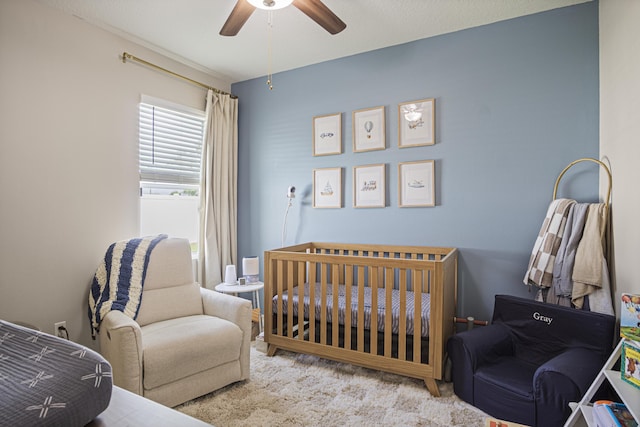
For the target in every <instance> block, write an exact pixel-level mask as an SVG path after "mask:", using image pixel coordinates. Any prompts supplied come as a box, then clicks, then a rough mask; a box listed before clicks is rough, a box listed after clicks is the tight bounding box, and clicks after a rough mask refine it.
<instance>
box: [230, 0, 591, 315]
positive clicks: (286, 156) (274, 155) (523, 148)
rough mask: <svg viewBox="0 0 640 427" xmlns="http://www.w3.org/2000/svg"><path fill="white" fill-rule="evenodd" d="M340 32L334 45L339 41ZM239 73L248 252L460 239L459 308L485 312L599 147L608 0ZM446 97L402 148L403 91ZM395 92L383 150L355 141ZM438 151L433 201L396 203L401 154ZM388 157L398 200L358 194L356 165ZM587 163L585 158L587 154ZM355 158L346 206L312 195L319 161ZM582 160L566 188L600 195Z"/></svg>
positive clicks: (582, 196)
mask: <svg viewBox="0 0 640 427" xmlns="http://www.w3.org/2000/svg"><path fill="white" fill-rule="evenodd" d="M339 37H340V36H339V35H338V36H335V37H333V38H331V36H327V40H328V42H329V43H340V39H339ZM273 80H274V82H273V83H274V89H273V91H270V90H269V89H268V88H267V85H266V83H265V81H266V78H259V79H253V80H248V81H244V82H240V83H237V84H234V85H233V86H232V91H233V93H234V94H236V95H238V97H239V178H238V212H239V216H238V229H239V232H238V239H239V242H238V257H239V258H242V257H243V256H248V255H260V257H261V259H262V257H263V252H264V251H265V250H268V249H272V248H277V247H280V245H281V236H282V234H281V233H282V227H283V220H284V214H285V210H286V207H287V198H286V195H287V187H288V186H289V185H295V186H296V188H297V192H296V198H295V201H294V203H293V206H292V207H291V209H290V211H289V214H288V220H287V228H286V235H287V237H286V241H285V245H291V244H294V243H302V242H306V241H327V242H332V241H333V242H352V243H379V244H407V245H429V246H447V247H457V248H458V249H459V251H460V252H459V272H458V273H459V274H458V280H459V293H458V295H459V301H458V306H459V309H458V315H460V316H465V317H466V316H475V317H476V318H483V319H487V318H488V317H489V316H490V314H491V310H492V307H493V296H494V295H495V294H498V293H505V294H511V295H520V296H525V297H526V296H527V295H530V296H531V297H533V292H532V293H531V294H529V293H528V288H527V287H526V286H525V285H524V284H523V283H522V279H523V277H524V274H525V270H526V268H527V263H528V260H529V255H530V253H531V250H532V247H533V244H534V241H535V238H536V235H537V233H538V231H539V229H540V226H541V224H542V221H543V219H544V216H545V213H546V210H547V207H548V206H549V203H550V201H551V197H552V193H553V188H554V183H555V180H556V178H557V176H558V174H559V173H560V172H561V171H562V169H563V168H564V167H565V166H566V165H568V164H569V163H570V162H571V161H573V160H575V159H577V158H581V157H595V158H597V157H598V149H599V148H598V147H599V139H598V132H599V129H598V121H599V111H598V104H599V98H598V4H597V2H589V3H585V4H581V5H577V6H572V7H566V8H562V9H556V10H552V11H549V12H544V13H539V14H535V15H530V16H526V17H521V18H517V19H512V20H508V21H503V22H498V23H495V24H491V25H486V26H482V27H477V28H472V29H468V30H464V31H459V32H455V33H450V34H446V35H442V36H438V37H432V38H428V39H423V40H419V41H415V42H411V43H407V44H403V45H399V46H394V47H389V48H385V49H380V50H376V51H372V52H367V53H363V54H359V55H354V56H350V57H347V58H342V59H338V60H333V61H328V62H324V63H320V64H317V65H312V66H308V67H304V68H299V69H295V70H292V71H288V72H283V73H278V74H276V75H274V79H273ZM423 98H435V99H436V120H435V121H436V144H435V145H433V146H424V147H415V148H402V149H400V148H398V137H397V133H398V119H397V108H398V104H399V103H403V102H407V101H411V100H418V99H423ZM376 106H385V113H386V141H387V148H386V149H385V150H384V151H372V152H364V153H354V152H353V148H352V129H351V123H352V119H351V117H352V116H351V114H352V111H353V110H357V109H361V108H368V107H376ZM338 112H341V113H342V135H343V153H342V154H340V155H332V156H321V157H314V156H313V155H312V146H311V144H312V119H313V117H314V116H318V115H324V114H331V113H338ZM427 159H433V160H435V165H436V168H435V170H436V206H435V207H430V208H400V207H398V171H397V170H398V163H399V162H404V161H412V160H427ZM374 163H385V164H386V174H387V175H386V178H387V188H386V196H387V206H386V207H385V208H369V209H360V208H358V209H355V208H354V207H353V202H352V199H353V190H352V186H353V181H352V175H353V167H354V166H358V165H367V164H374ZM583 165H584V166H583ZM325 167H342V168H343V188H342V191H343V199H344V202H343V204H344V207H343V208H342V209H314V208H313V207H312V191H311V189H312V170H313V169H314V168H325ZM598 172H599V171H598V170H597V166H594V164H592V163H590V162H589V163H581V164H580V165H577V166H575V167H574V168H572V170H571V173H568V174H567V175H565V177H564V178H563V180H562V182H561V185H560V188H559V196H560V197H565V196H566V197H571V198H575V199H578V200H581V201H594V200H597V195H598Z"/></svg>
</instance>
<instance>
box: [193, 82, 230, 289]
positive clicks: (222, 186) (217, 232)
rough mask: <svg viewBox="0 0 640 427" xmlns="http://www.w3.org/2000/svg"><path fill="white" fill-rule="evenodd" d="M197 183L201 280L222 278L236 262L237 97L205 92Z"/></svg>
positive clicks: (211, 283)
mask: <svg viewBox="0 0 640 427" xmlns="http://www.w3.org/2000/svg"><path fill="white" fill-rule="evenodd" d="M206 115H207V125H206V133H205V137H204V142H203V145H202V171H201V172H202V173H201V178H200V179H201V185H200V239H199V251H198V253H199V262H198V266H199V269H200V283H201V284H202V285H203V286H205V287H207V288H213V287H214V286H215V285H217V284H218V283H221V282H222V276H223V272H224V269H225V266H226V265H229V264H234V265H235V264H236V252H237V228H238V217H237V198H238V196H237V195H238V190H237V188H238V174H237V171H238V100H237V99H232V98H231V96H230V95H222V94H217V93H213V91H212V90H209V92H208V93H207V106H206Z"/></svg>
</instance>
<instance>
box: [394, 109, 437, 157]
mask: <svg viewBox="0 0 640 427" xmlns="http://www.w3.org/2000/svg"><path fill="white" fill-rule="evenodd" d="M435 102H436V101H435V99H433V98H429V99H421V100H418V101H410V102H404V103H402V104H398V145H399V146H400V148H405V147H417V146H420V145H433V144H435V142H436V139H435V124H434V123H435V110H436V109H435Z"/></svg>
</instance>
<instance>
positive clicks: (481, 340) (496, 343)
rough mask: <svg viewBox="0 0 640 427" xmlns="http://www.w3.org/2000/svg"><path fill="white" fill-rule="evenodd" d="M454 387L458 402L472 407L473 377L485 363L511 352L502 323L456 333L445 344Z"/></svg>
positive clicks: (505, 329)
mask: <svg viewBox="0 0 640 427" xmlns="http://www.w3.org/2000/svg"><path fill="white" fill-rule="evenodd" d="M447 351H448V353H449V357H450V359H451V365H452V370H451V377H452V380H453V388H454V391H455V393H456V395H458V397H460V398H461V399H463V400H464V401H466V402H468V403H471V404H473V403H474V399H473V376H474V373H475V372H476V369H477V368H478V366H480V365H482V364H483V363H484V362H485V361H487V360H495V359H497V358H498V357H500V356H503V355H509V354H512V353H513V346H512V342H511V334H510V332H509V328H508V327H506V326H504V325H503V324H501V323H494V324H491V325H488V326H483V327H479V328H476V329H472V330H470V331H465V332H461V333H459V334H455V335H453V336H451V338H449V341H448V342H447Z"/></svg>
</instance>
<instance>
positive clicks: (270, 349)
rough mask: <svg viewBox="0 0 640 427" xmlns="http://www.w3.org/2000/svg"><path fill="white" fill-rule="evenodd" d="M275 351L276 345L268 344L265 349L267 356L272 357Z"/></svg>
mask: <svg viewBox="0 0 640 427" xmlns="http://www.w3.org/2000/svg"><path fill="white" fill-rule="evenodd" d="M276 351H278V347H276V346H275V345H272V344H269V348H268V349H267V356H269V357H272V356H274V355H275V354H276Z"/></svg>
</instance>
